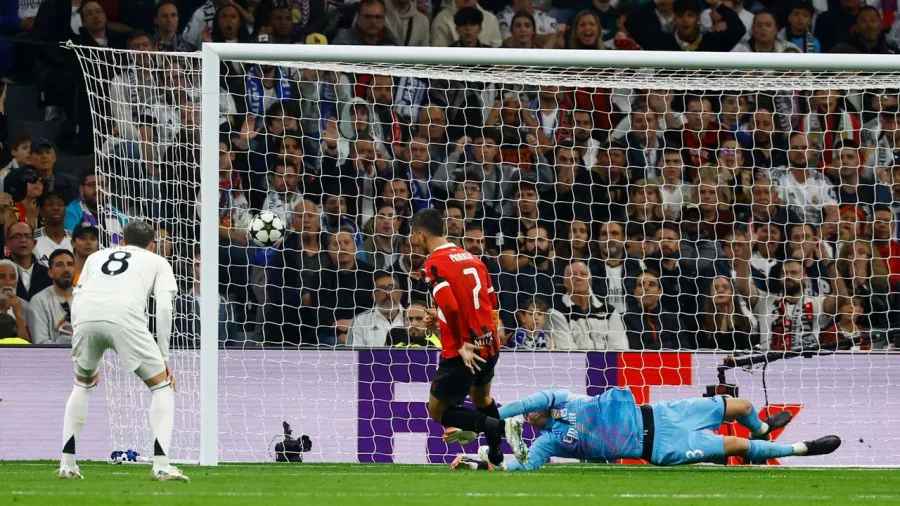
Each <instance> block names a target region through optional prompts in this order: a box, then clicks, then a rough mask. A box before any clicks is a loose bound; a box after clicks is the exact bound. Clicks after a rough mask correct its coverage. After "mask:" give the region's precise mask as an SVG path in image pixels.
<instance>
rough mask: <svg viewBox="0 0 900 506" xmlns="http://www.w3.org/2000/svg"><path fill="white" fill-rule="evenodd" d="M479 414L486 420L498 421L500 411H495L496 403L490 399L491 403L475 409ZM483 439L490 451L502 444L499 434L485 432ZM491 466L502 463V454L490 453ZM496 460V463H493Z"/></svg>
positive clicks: (500, 452)
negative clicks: (486, 418) (485, 440)
mask: <svg viewBox="0 0 900 506" xmlns="http://www.w3.org/2000/svg"><path fill="white" fill-rule="evenodd" d="M476 409H477V410H478V412H479V413H481V414H483V415H484V416H486V417H488V418H494V419H497V420H499V419H500V410H499V409H497V402H496V401H495V400H493V399H491V403H490V404H488V405H487V406H485V407H483V408H476ZM485 438H486V439H487V443H488V446H489V447H490V448H492V449H496V448H500V445H501V444H503V438H501V437H500V433H499V432H486V433H485ZM490 456H491V464H493V465H495V466H496V465H499V464H500V463H501V462H503V453H502V451H498V452H497V453H496V454H495V453H493V452H492V453H491V455H490ZM494 460H497V462H494Z"/></svg>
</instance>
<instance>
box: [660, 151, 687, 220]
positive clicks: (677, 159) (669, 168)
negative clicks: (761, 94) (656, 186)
mask: <svg viewBox="0 0 900 506" xmlns="http://www.w3.org/2000/svg"><path fill="white" fill-rule="evenodd" d="M662 178H663V179H662V185H660V190H661V192H662V204H663V215H664V216H665V217H666V218H667V219H669V220H672V221H678V220H680V219H681V206H682V205H684V202H685V200H686V199H690V192H691V188H690V187H689V186H688V185H686V184H684V159H683V158H682V156H681V150H680V149H675V148H669V147H667V148H663V169H662Z"/></svg>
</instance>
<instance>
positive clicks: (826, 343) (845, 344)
mask: <svg viewBox="0 0 900 506" xmlns="http://www.w3.org/2000/svg"><path fill="white" fill-rule="evenodd" d="M837 304H838V314H837V317H836V318H835V320H834V323H832V324H831V326H830V327H828V328H827V329H824V330H823V331H822V333H821V334H819V344H820V345H821V346H822V347H824V348H825V349H829V350H830V349H838V350H846V349H851V348H853V349H863V350H871V349H872V343H871V341H869V342H865V339H864V336H865V337H869V328H868V327H867V326H866V325H864V324H863V323H862V322H861V321H860V319H861V317H862V316H863V314H865V309H864V308H863V304H862V301H861V300H860V298H859V297H845V296H841V297H838V303H837Z"/></svg>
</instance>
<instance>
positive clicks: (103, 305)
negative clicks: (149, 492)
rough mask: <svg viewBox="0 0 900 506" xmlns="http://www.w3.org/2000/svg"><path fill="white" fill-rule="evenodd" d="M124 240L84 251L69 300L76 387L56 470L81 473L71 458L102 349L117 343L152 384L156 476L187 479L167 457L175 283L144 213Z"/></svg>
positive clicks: (125, 365)
mask: <svg viewBox="0 0 900 506" xmlns="http://www.w3.org/2000/svg"><path fill="white" fill-rule="evenodd" d="M123 235H124V239H123V245H122V246H117V247H113V248H109V249H103V250H100V251H98V252H96V253H94V254H92V255H91V256H89V257H88V259H87V261H86V262H85V264H84V268H83V269H82V272H81V277H80V278H79V280H78V286H76V287H75V290H74V292H73V296H72V297H73V300H72V326H73V327H74V329H75V335H74V337H73V339H72V360H73V361H74V362H75V387H74V388H73V390H72V394H71V395H70V396H69V401H68V402H67V403H66V416H65V420H64V422H63V451H62V460H61V461H60V466H59V477H60V478H74V479H82V478H83V476H82V475H81V471H80V470H79V469H78V465H77V464H76V463H75V443H76V442H77V441H78V439H79V437H80V436H81V430H82V429H83V428H84V421H85V418H86V416H87V407H88V401H89V399H90V396H91V393H92V392H93V389H94V387H95V386H97V380H98V368H99V367H100V362H101V361H102V360H103V352H105V351H106V350H107V349H113V350H115V352H116V354H117V355H118V356H119V362H120V363H121V364H122V369H124V370H125V371H129V372H134V373H135V374H137V375H138V377H139V378H141V380H143V382H144V383H145V384H146V385H147V387H148V388H150V392H151V393H152V401H151V403H150V427H151V429H152V430H153V437H154V444H153V470H152V472H151V477H152V478H153V479H154V480H173V481H174V480H178V481H188V477H187V476H185V475H184V474H182V473H181V471H179V470H178V468H176V467H175V466H172V465H170V464H169V457H168V453H169V444H170V442H171V440H172V426H173V425H174V423H175V394H174V391H175V377H174V376H173V375H172V368H171V366H170V365H169V362H168V357H169V337H170V335H171V332H172V301H173V299H174V298H175V294H176V292H177V291H178V290H177V285H176V283H175V274H174V273H173V272H172V266H170V265H169V262H167V261H166V259H165V258H163V257H161V256H159V255H157V254H156V253H155V252H154V251H155V250H156V243H155V239H156V231H155V230H154V228H153V226H151V225H150V224H149V223H147V222H144V221H136V220H135V221H131V222H129V223H128V225H126V226H125V229H124V234H123ZM151 295H153V297H154V298H155V300H156V339H154V338H153V335H152V334H151V333H150V330H149V321H148V318H147V304H148V300H149V298H150V296H151Z"/></svg>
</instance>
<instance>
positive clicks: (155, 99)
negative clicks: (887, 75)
mask: <svg viewBox="0 0 900 506" xmlns="http://www.w3.org/2000/svg"><path fill="white" fill-rule="evenodd" d="M15 4H16V2H15V1H13V2H5V3H4V4H3V6H0V27H2V29H3V31H4V33H5V34H8V35H14V36H16V37H17V39H15V40H16V41H17V42H32V43H33V42H47V43H50V42H60V41H65V40H72V41H73V42H74V43H75V44H78V45H81V46H86V47H89V48H92V49H87V50H85V51H90V52H89V53H86V54H89V56H90V57H91V60H92V62H91V63H90V64H89V65H88V66H87V67H86V68H85V72H86V73H87V74H88V75H89V76H91V77H90V78H89V79H88V81H87V83H86V82H85V79H84V78H83V74H82V70H81V68H80V67H79V65H78V61H77V59H76V56H75V52H73V51H70V50H67V49H63V48H59V47H55V46H53V45H33V44H25V43H16V44H11V43H10V42H9V40H10V39H9V38H7V39H4V41H3V42H0V70H2V71H4V72H5V74H4V75H5V76H6V77H5V81H6V82H10V83H15V82H18V81H23V82H31V83H34V84H33V85H34V86H37V87H38V88H39V89H40V92H41V93H40V95H41V103H40V106H41V107H43V108H44V112H45V116H46V119H47V120H48V121H61V122H62V123H63V124H64V125H65V127H64V128H63V129H62V130H61V133H60V136H59V138H57V139H53V140H47V139H44V138H30V137H25V136H10V135H9V133H8V132H10V131H15V130H16V128H15V122H16V121H17V118H7V117H6V116H5V114H4V115H3V116H0V117H2V120H3V123H2V124H0V126H2V127H4V128H2V129H0V137H2V139H3V148H4V149H3V154H4V156H5V158H4V159H3V160H0V166H2V167H4V168H3V170H2V172H0V178H2V183H0V184H2V189H3V192H4V193H2V194H0V220H2V226H3V232H2V234H0V238H2V240H3V241H4V245H3V248H2V249H3V254H4V256H5V258H6V260H2V261H0V294H2V296H0V338H2V337H11V336H18V337H20V338H25V339H26V340H29V341H31V342H33V343H37V344H46V343H55V344H67V343H68V342H70V340H71V326H70V325H68V324H67V321H68V318H69V315H68V313H69V311H68V300H69V298H70V297H71V292H72V286H73V282H75V281H76V280H77V276H78V272H79V271H80V267H81V266H82V265H83V264H84V261H85V258H86V257H87V255H89V254H90V253H92V252H93V251H96V250H97V249H98V248H100V247H104V246H108V245H110V244H116V243H118V242H119V240H120V239H121V228H122V226H123V225H124V224H125V223H126V222H127V220H128V216H136V215H139V216H151V217H153V218H155V219H156V220H158V223H159V226H160V240H159V244H158V251H159V252H160V254H162V255H164V256H167V257H169V258H171V259H172V260H173V263H175V264H176V268H177V271H176V272H178V273H179V274H180V277H181V278H182V280H184V281H185V283H186V286H185V287H184V290H183V293H181V295H180V296H179V307H178V313H179V314H178V320H177V322H176V325H177V328H178V331H179V335H180V337H179V339H182V340H184V339H189V338H190V336H195V335H196V331H197V329H198V327H197V325H198V323H197V322H198V319H197V311H198V307H199V285H198V278H199V269H198V266H199V262H200V250H199V247H198V246H197V240H196V239H197V233H198V230H197V222H198V220H197V216H198V215H197V212H198V205H197V203H198V201H199V184H198V180H199V170H200V169H199V161H200V153H199V150H200V143H199V99H200V95H199V89H198V87H199V84H200V83H199V59H198V58H197V57H196V56H195V55H192V54H191V53H192V52H195V51H196V50H197V48H198V47H199V46H200V45H201V44H202V42H204V41H216V42H224V41H228V42H239V43H255V44H265V43H285V44H293V43H298V44H355V45H382V46H394V45H407V46H429V45H430V46H441V47H444V46H454V47H464V48H471V47H501V46H502V47H508V48H520V49H521V50H523V51H524V50H527V49H529V48H548V49H559V50H567V49H593V50H651V51H652V50H669V51H718V52H727V51H734V52H747V51H751V52H832V53H866V54H893V53H896V52H897V51H898V50H900V46H898V44H900V19H898V20H897V21H895V17H896V14H897V10H898V2H896V1H893V2H892V1H889V0H864V1H861V0H839V1H838V0H813V1H788V0H768V1H766V0H721V1H720V0H703V1H701V0H636V1H627V0H593V1H592V2H591V1H590V0H561V1H558V2H553V3H552V4H551V3H550V2H549V1H548V0H513V1H512V3H511V4H510V3H509V2H504V1H500V0H490V1H483V2H478V1H476V0H449V1H448V0H444V2H443V4H444V5H441V2H439V1H435V0H431V1H430V0H418V1H412V0H361V1H358V2H350V1H347V0H343V1H342V0H333V1H332V0H329V1H328V2H325V1H318V0H246V1H243V0H207V1H203V0H183V1H182V0H158V1H154V0H128V1H125V0H121V1H120V0H86V1H82V0H19V1H18V5H17V6H15ZM11 6H15V8H14V7H11ZM104 48H110V49H132V50H137V51H144V52H145V53H131V54H127V55H126V54H124V53H114V52H109V51H104V50H103V49H104ZM151 52H156V53H157V54H151ZM166 53H168V54H166ZM222 76H223V77H222V81H221V87H222V94H221V98H222V113H221V120H220V121H221V125H220V127H221V128H220V130H221V137H220V142H219V153H220V154H219V186H220V195H219V203H220V217H221V218H220V229H219V231H220V233H219V237H220V244H219V250H218V251H217V252H206V253H204V254H205V255H206V257H205V258H206V260H205V261H216V260H217V261H218V262H219V264H220V285H221V290H220V292H221V293H220V295H219V297H220V301H219V304H220V312H219V313H220V314H219V316H220V325H219V335H220V339H221V342H222V343H223V345H226V346H229V345H235V346H246V345H247V344H248V343H250V342H253V343H263V344H265V345H276V346H281V345H285V346H296V345H299V344H307V345H317V344H322V345H346V346H384V345H388V346H405V345H415V346H431V345H433V342H434V340H433V339H432V338H430V337H429V335H428V333H427V332H426V331H425V329H424V324H423V321H424V319H425V314H426V311H427V308H428V306H429V294H428V287H427V286H426V285H425V284H424V283H423V281H422V280H421V278H420V274H419V268H420V267H421V265H422V263H423V261H424V257H423V255H422V254H421V252H420V251H418V250H417V248H415V247H413V246H412V245H411V244H410V242H409V241H408V240H407V238H408V233H409V230H408V220H409V218H410V217H411V215H412V214H413V213H414V212H416V211H417V210H420V209H423V208H428V207H433V208H437V209H440V210H441V211H442V212H443V213H444V215H445V217H446V224H447V231H448V235H449V237H450V238H451V240H453V241H454V242H456V243H458V244H459V245H460V246H461V247H463V248H465V249H466V250H467V251H469V252H470V253H472V254H473V255H476V256H478V257H480V258H482V259H483V260H484V262H485V263H486V265H487V266H488V268H489V270H490V272H491V274H492V277H493V282H494V286H495V287H496V289H497V292H498V294H499V299H500V310H499V315H498V319H499V321H500V322H501V327H502V330H501V334H502V342H503V343H504V345H505V346H507V347H509V348H515V349H528V350H530V349H561V350H625V349H632V350H646V349H725V350H749V349H754V348H757V347H759V348H761V349H771V350H800V349H803V348H806V347H810V346H820V345H822V346H834V347H843V348H846V347H850V346H854V347H857V348H862V349H870V348H879V347H883V346H884V344H883V343H882V344H878V343H876V344H872V343H873V341H874V339H872V338H871V336H872V334H873V333H874V332H876V331H887V330H891V329H897V328H898V327H900V315H898V311H900V305H898V304H900V302H898V297H900V285H898V282H900V241H898V237H900V236H898V227H897V218H898V212H900V146H897V140H898V139H900V129H898V125H897V120H898V114H900V105H898V102H900V89H867V90H837V89H823V90H816V91H811V92H805V91H788V90H785V91H779V92H763V91H759V90H747V89H742V90H733V91H724V92H721V91H716V92H703V91H702V90H665V89H653V90H651V89H608V88H593V87H559V86H549V85H543V86H523V85H513V84H501V83H484V82H462V81H448V80H444V79H436V78H427V77H390V76H386V75H363V74H345V73H340V74H339V73H335V72H331V71H317V70H305V69H298V68H296V67H294V66H273V65H265V64H262V65H259V64H249V63H244V64H241V63H236V62H223V66H222ZM5 96H6V95H5V92H4V94H3V96H2V97H0V98H2V99H4V100H5ZM91 109H93V112H94V114H93V115H92V114H91ZM2 110H3V109H2V105H0V112H2ZM59 145H62V146H63V148H62V149H67V150H75V151H78V150H82V151H86V152H90V153H94V154H95V156H96V164H97V167H99V169H100V170H99V171H98V170H95V169H97V167H94V166H89V167H84V168H83V170H82V171H81V172H80V173H78V174H71V173H62V172H60V171H57V170H55V169H54V165H55V162H56V159H57V158H56V157H57V151H58V150H59V149H61V148H60V147H58V146H59ZM98 204H99V205H98ZM260 210H271V211H273V212H275V213H276V214H278V215H280V216H282V217H283V218H284V220H285V222H286V223H287V225H288V231H287V237H286V238H285V240H284V241H283V243H282V244H281V245H279V246H278V247H274V248H262V247H258V246H255V245H254V244H253V243H252V242H250V241H249V239H248V235H247V233H246V229H247V227H248V224H249V222H250V220H251V218H252V216H253V215H254V214H255V213H256V212H258V211H260ZM59 250H68V251H70V252H71V253H68V254H67V253H65V252H62V251H59ZM214 253H215V254H214Z"/></svg>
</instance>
